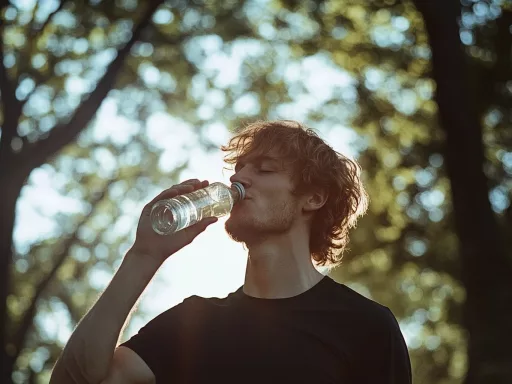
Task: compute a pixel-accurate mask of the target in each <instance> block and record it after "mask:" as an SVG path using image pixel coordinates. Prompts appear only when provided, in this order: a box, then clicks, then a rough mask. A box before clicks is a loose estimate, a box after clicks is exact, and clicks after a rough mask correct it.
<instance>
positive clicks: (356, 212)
mask: <svg viewBox="0 0 512 384" xmlns="http://www.w3.org/2000/svg"><path fill="white" fill-rule="evenodd" d="M222 150H224V151H226V152H228V155H227V156H226V162H227V163H228V164H232V165H235V173H234V175H233V176H232V178H231V181H232V182H234V181H237V182H240V183H242V184H243V186H244V187H245V190H246V199H244V200H243V201H241V202H239V203H237V204H236V205H235V206H234V208H233V210H232V212H231V215H230V217H229V219H228V220H227V221H226V224H225V228H226V232H227V233H228V234H229V236H230V237H231V238H232V239H233V240H235V241H238V242H242V243H244V244H245V246H246V248H247V250H248V262H247V269H246V275H245V283H244V285H243V286H242V287H240V288H239V289H238V290H237V291H236V292H234V293H231V294H230V295H228V297H226V298H224V299H219V298H210V299H207V298H201V297H198V296H192V297H190V298H188V299H186V300H185V301H184V302H183V303H181V304H179V305H177V306H175V307H173V308H171V309H169V310H167V311H165V312H164V313H162V314H161V315H159V316H157V317H156V318H155V319H153V320H152V321H150V322H149V323H148V324H147V325H146V326H144V327H143V328H142V329H141V330H140V331H139V332H138V334H137V335H135V336H134V337H132V338H131V339H130V340H128V341H127V342H125V343H123V344H122V345H119V346H117V348H116V344H117V342H118V337H119V333H120V331H121V328H122V326H123V324H124V323H125V321H126V318H127V316H128V314H129V312H130V310H131V309H132V307H133V306H134V304H135V302H136V301H137V299H138V298H139V296H140V294H141V293H142V292H143V290H144V288H145V287H146V285H147V283H148V282H149V281H150V280H151V278H152V277H153V275H154V274H155V273H156V271H157V270H158V268H159V267H160V266H161V265H162V263H163V262H164V261H165V260H166V259H167V258H168V257H169V256H170V255H172V254H174V253H176V252H177V251H178V250H179V249H181V248H182V247H183V246H185V245H187V244H188V243H190V242H191V241H192V240H193V239H194V238H195V237H196V236H197V235H198V234H199V233H200V232H202V231H203V230H204V229H205V228H206V227H207V226H208V225H210V224H212V223H214V222H215V221H216V219H215V218H207V219H204V220H203V221H202V222H200V223H198V224H196V225H194V226H192V227H189V228H187V229H184V230H182V231H179V232H177V233H175V234H173V235H170V236H159V235H157V234H155V233H154V232H153V231H152V229H151V224H150V222H149V213H150V210H151V206H152V205H153V204H154V203H155V202H156V201H158V200H161V199H164V198H171V197H174V196H176V195H178V194H183V193H188V192H191V191H193V190H196V189H199V188H204V187H205V186H206V185H208V183H207V182H200V181H198V180H189V181H187V182H184V183H182V184H180V185H177V186H174V187H172V188H170V189H169V190H166V191H164V192H163V193H162V194H160V195H159V196H157V197H156V198H155V199H154V200H153V201H151V202H150V203H149V204H148V205H147V206H146V207H145V208H144V210H143V212H142V215H141V219H140V221H139V225H138V228H137V236H136V240H135V242H134V244H133V246H132V248H131V249H130V251H129V252H128V253H127V255H126V256H125V258H124V260H123V262H122V264H121V267H120V268H119V270H118V271H117V272H116V274H115V276H114V278H113V280H112V282H111V283H110V285H109V287H108V288H107V289H106V290H105V292H104V293H103V294H102V296H101V297H100V299H99V300H98V302H97V303H96V304H95V305H94V307H93V308H92V309H91V310H90V311H89V313H88V314H87V315H86V316H85V318H84V319H83V320H82V321H81V322H80V324H79V325H78V327H77V328H76V330H75V331H74V333H73V335H72V336H71V338H70V340H69V342H68V344H67V346H66V348H65V349H64V352H63V354H62V356H61V357H60V359H59V361H58V362H57V364H56V366H55V369H54V372H53V375H52V381H51V383H55V384H57V383H64V382H66V383H70V382H71V383H72V382H74V383H104V384H116V383H155V382H156V383H159V384H160V383H172V384H175V383H188V384H194V383H264V382H265V383H315V384H323V383H339V384H349V383H350V384H365V383H367V384H370V383H372V384H374V383H379V384H383V383H385V384H406V383H407V384H408V383H411V369H410V361H409V356H408V352H407V347H406V345H405V342H404V339H403V337H402V334H401V332H400V329H399V327H398V324H397V322H396V320H395V317H394V316H393V314H392V313H391V311H390V310H389V309H388V308H386V307H384V306H382V305H380V304H377V303H375V302H373V301H371V300H369V299H366V298H365V297H363V296H361V295H359V294H357V293H356V292H354V291H353V290H351V289H349V288H348V287H346V286H345V285H343V284H339V283H336V282H335V281H334V280H332V279H331V278H330V277H328V276H324V275H322V274H321V273H319V272H318V271H317V269H316V268H315V265H314V264H316V265H318V266H322V265H324V266H329V267H333V266H336V265H338V264H339V263H340V261H341V254H342V251H343V249H344V247H345V245H346V244H347V241H348V230H349V229H350V228H351V227H353V226H354V225H355V223H356V220H357V218H358V217H359V216H361V215H362V214H363V213H364V212H365V210H366V206H367V196H366V192H365V190H364V188H363V186H362V184H361V181H360V174H359V167H358V165H357V164H356V163H355V162H354V161H351V160H349V159H348V158H346V157H344V156H342V155H340V154H338V153H337V152H335V151H334V150H333V149H332V148H331V147H329V146H328V145H327V144H326V143H325V142H323V141H322V140H321V139H320V138H319V137H318V136H317V135H316V134H315V133H314V132H313V131H312V130H309V129H306V128H304V127H303V126H301V125H300V124H298V123H295V122H291V121H271V122H257V123H254V124H251V125H249V126H248V127H246V128H245V129H244V130H243V131H242V132H241V133H240V134H239V135H237V136H235V137H233V138H232V139H231V140H230V142H229V144H228V145H227V146H225V147H222ZM216 251H218V250H212V257H215V252H216ZM219 278H221V277H219Z"/></svg>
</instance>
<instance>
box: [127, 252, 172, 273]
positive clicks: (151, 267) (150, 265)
mask: <svg viewBox="0 0 512 384" xmlns="http://www.w3.org/2000/svg"><path fill="white" fill-rule="evenodd" d="M123 263H126V264H128V265H129V266H132V267H134V268H136V269H138V270H140V271H141V272H147V273H152V274H155V273H156V271H158V269H159V268H160V267H161V266H162V264H163V260H159V259H158V258H157V257H156V256H154V255H151V254H149V253H146V252H142V251H140V250H137V249H135V248H130V249H129V250H128V252H126V255H125V258H124V260H123Z"/></svg>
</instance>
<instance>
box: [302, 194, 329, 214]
mask: <svg viewBox="0 0 512 384" xmlns="http://www.w3.org/2000/svg"><path fill="white" fill-rule="evenodd" d="M328 197H329V194H328V193H327V191H326V190H323V189H322V190H316V191H313V192H311V193H309V194H308V195H306V200H305V202H304V205H303V210H304V212H313V211H317V210H319V209H320V208H322V207H323V206H324V204H325V203H326V202H327V198H328Z"/></svg>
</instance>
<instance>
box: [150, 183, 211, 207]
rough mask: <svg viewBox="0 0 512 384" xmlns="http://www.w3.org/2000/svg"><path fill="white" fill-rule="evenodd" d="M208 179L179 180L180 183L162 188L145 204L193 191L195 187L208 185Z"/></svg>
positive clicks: (151, 204) (199, 187)
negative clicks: (160, 191)
mask: <svg viewBox="0 0 512 384" xmlns="http://www.w3.org/2000/svg"><path fill="white" fill-rule="evenodd" d="M208 184H209V183H208V180H203V181H200V180H198V179H189V180H185V181H183V182H181V183H180V184H177V185H173V186H172V187H171V188H169V189H166V190H164V191H163V192H162V193H160V194H159V195H158V196H157V197H155V198H154V199H153V200H151V201H150V202H149V203H148V205H147V206H153V204H155V203H156V202H157V201H160V200H164V199H172V198H173V197H176V196H178V195H184V194H186V193H190V192H193V191H195V190H197V189H201V188H205V187H207V186H208Z"/></svg>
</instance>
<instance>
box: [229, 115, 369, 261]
mask: <svg viewBox="0 0 512 384" xmlns="http://www.w3.org/2000/svg"><path fill="white" fill-rule="evenodd" d="M221 149H222V150H223V151H225V152H227V155H226V157H225V162H226V163H227V164H230V165H235V174H234V175H233V177H232V178H231V180H232V181H239V182H241V183H242V184H244V186H245V188H246V193H247V196H248V198H249V200H248V201H244V202H242V203H241V204H239V206H238V207H237V206H235V208H234V209H233V214H232V218H230V219H229V220H228V221H227V222H226V230H227V231H228V233H229V234H230V235H231V237H232V238H233V239H235V240H237V241H243V242H246V243H250V242H251V241H258V240H260V239H261V238H265V237H267V236H272V235H276V234H277V235H279V234H282V233H286V232H287V231H290V229H292V228H293V227H294V226H296V225H307V227H308V233H309V247H310V252H311V256H312V258H313V260H314V261H315V262H316V263H317V264H318V265H327V266H330V267H333V266H335V265H337V264H339V263H340V262H341V257H342V252H343V250H344V248H345V246H346V244H347V243H348V231H349V229H350V228H351V227H353V226H354V225H355V224H356V221H357V219H358V217H359V216H361V215H362V214H364V212H365V211H366V208H367V205H368V197H367V194H366V192H365V190H364V188H363V185H362V183H361V179H360V168H359V166H358V164H357V163H356V162H355V161H353V160H350V159H348V158H347V157H345V156H343V155H341V154H339V153H338V152H336V151H334V150H333V149H332V148H331V147H330V146H329V145H327V144H326V143H325V142H324V141H323V140H322V139H320V138H319V137H318V135H317V134H316V133H315V132H314V131H313V130H311V129H308V128H306V127H304V126H302V125H301V124H300V123H297V122H294V121H289V120H279V121H258V122H255V123H253V124H250V125H248V126H247V127H245V128H244V129H243V130H242V131H241V132H240V133H238V134H237V135H236V136H234V137H233V138H232V139H231V140H230V141H229V143H228V144H227V145H226V146H223V147H221ZM237 210H238V211H240V212H242V210H247V212H244V214H243V215H242V214H241V215H238V216H237V215H236V213H237ZM234 217H236V218H234ZM233 220H236V221H233Z"/></svg>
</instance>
